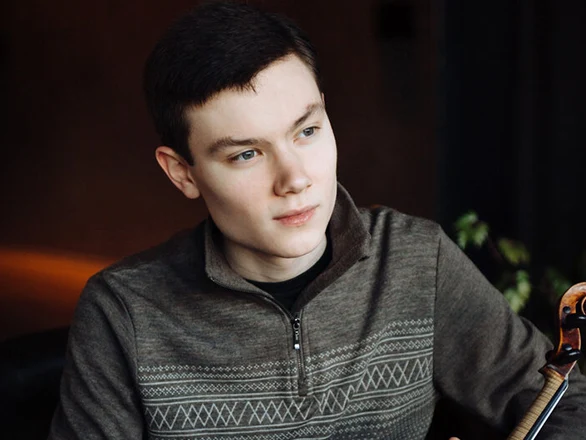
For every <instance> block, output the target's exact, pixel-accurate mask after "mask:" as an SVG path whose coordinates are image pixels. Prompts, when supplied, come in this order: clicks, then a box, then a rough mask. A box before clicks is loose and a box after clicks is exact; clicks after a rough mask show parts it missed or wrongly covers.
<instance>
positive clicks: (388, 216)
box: [359, 206, 445, 249]
mask: <svg viewBox="0 0 586 440" xmlns="http://www.w3.org/2000/svg"><path fill="white" fill-rule="evenodd" d="M359 211H360V216H361V218H362V221H363V222H364V225H365V227H366V228H367V229H368V231H369V232H370V235H371V237H372V240H373V242H374V243H377V242H381V241H383V242H386V243H388V244H392V245H393V246H400V247H403V246H409V247H412V246H425V247H432V248H435V249H437V247H438V244H439V242H440V240H441V239H442V236H444V235H445V234H444V232H443V230H442V229H441V227H440V226H439V225H438V224H437V223H436V222H434V221H432V220H429V219H425V218H422V217H417V216H413V215H408V214H405V213H402V212H399V211H397V210H395V209H393V208H388V207H385V206H376V207H371V208H360V210H359Z"/></svg>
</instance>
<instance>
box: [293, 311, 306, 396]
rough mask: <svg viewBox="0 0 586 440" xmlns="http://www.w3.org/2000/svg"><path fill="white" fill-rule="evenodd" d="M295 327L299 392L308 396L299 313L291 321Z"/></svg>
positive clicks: (294, 342)
mask: <svg viewBox="0 0 586 440" xmlns="http://www.w3.org/2000/svg"><path fill="white" fill-rule="evenodd" d="M291 325H292V326H293V349H294V350H295V351H296V352H297V371H298V376H297V390H298V392H299V395H300V396H307V375H306V374H305V361H304V359H303V346H302V343H301V313H300V312H297V313H295V315H294V316H293V319H292V320H291Z"/></svg>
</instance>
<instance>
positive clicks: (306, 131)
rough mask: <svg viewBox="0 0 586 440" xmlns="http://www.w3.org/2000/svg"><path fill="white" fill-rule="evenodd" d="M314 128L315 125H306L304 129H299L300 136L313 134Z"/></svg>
mask: <svg viewBox="0 0 586 440" xmlns="http://www.w3.org/2000/svg"><path fill="white" fill-rule="evenodd" d="M315 130H317V127H307V128H306V129H304V130H303V131H301V137H310V136H313V135H314V134H315Z"/></svg>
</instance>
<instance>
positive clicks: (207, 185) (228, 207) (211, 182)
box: [198, 173, 259, 217]
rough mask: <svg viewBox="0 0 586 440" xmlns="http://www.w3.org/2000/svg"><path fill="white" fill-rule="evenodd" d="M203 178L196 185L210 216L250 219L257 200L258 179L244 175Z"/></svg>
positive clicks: (213, 175)
mask: <svg viewBox="0 0 586 440" xmlns="http://www.w3.org/2000/svg"><path fill="white" fill-rule="evenodd" d="M203 177H204V178H202V179H201V180H200V182H199V183H198V185H199V187H200V191H201V194H202V197H203V199H204V201H205V202H206V205H207V207H208V210H209V211H210V214H212V216H214V215H215V216H216V217H219V216H226V217H229V216H236V217H242V216H245V217H250V211H254V206H255V203H257V202H258V199H259V197H258V194H259V188H257V186H258V179H255V178H254V177H253V176H249V175H246V174H245V173H243V174H242V175H241V176H235V175H231V176H225V175H223V174H222V173H216V174H213V173H210V175H207V176H203Z"/></svg>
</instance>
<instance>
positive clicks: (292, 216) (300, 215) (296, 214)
mask: <svg viewBox="0 0 586 440" xmlns="http://www.w3.org/2000/svg"><path fill="white" fill-rule="evenodd" d="M316 209H317V205H316V206H308V207H306V208H302V209H298V210H294V211H288V212H286V213H285V214H283V215H280V216H278V217H275V218H274V220H277V221H278V222H279V223H281V224H282V225H285V226H301V225H303V224H305V223H307V222H308V221H309V220H311V218H312V217H313V214H315V210H316Z"/></svg>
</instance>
